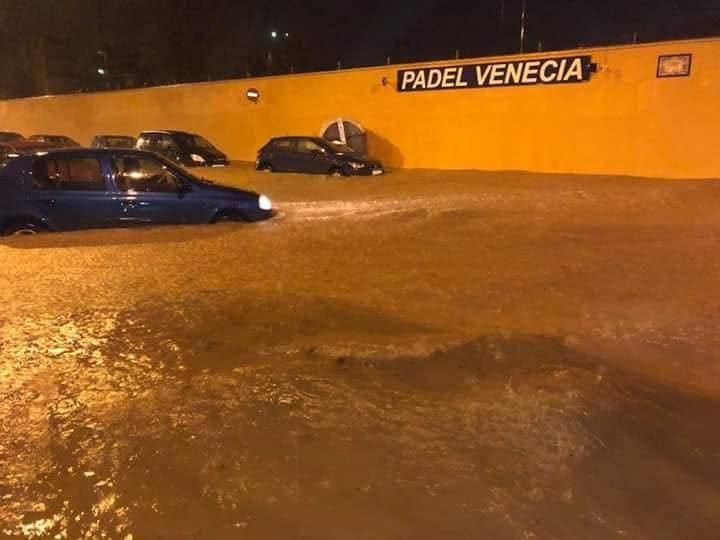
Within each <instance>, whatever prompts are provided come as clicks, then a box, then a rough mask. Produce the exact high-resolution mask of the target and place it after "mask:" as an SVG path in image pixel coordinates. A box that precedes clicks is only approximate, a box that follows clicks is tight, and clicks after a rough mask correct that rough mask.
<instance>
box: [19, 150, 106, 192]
mask: <svg viewBox="0 0 720 540" xmlns="http://www.w3.org/2000/svg"><path fill="white" fill-rule="evenodd" d="M32 178H33V181H32V186H33V188H34V189H59V190H70V191H104V190H105V178H104V177H103V174H102V168H101V166H100V162H99V161H98V160H97V159H95V158H80V157H79V158H65V159H39V160H37V161H35V163H34V164H33V172H32Z"/></svg>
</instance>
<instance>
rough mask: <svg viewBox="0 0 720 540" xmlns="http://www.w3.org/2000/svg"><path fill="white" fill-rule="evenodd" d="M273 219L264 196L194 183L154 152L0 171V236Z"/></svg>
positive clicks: (59, 154) (41, 159)
mask: <svg viewBox="0 0 720 540" xmlns="http://www.w3.org/2000/svg"><path fill="white" fill-rule="evenodd" d="M272 215H273V207H272V202H271V201H270V199H269V198H268V197H266V196H265V195H261V194H259V193H253V192H252V191H245V190H242V189H236V188H232V187H229V186H222V185H218V184H214V183H212V182H210V181H208V180H205V179H203V178H198V177H196V176H194V175H192V174H190V173H189V172H188V171H187V170H185V169H184V168H182V167H180V166H178V165H176V164H174V163H172V162H170V161H168V160H166V159H165V158H163V157H162V156H158V155H157V154H154V153H151V152H143V151H140V150H121V149H113V150H104V149H87V148H85V149H82V148H81V149H72V150H70V149H63V150H52V149H50V150H46V151H44V152H39V153H35V154H32V155H19V156H17V157H16V158H14V159H10V160H7V161H5V162H4V163H2V164H0V234H34V233H39V232H47V231H65V230H73V229H90V228H99V227H129V226H134V225H164V224H193V223H215V222H218V221H260V220H264V219H267V218H270V217H272Z"/></svg>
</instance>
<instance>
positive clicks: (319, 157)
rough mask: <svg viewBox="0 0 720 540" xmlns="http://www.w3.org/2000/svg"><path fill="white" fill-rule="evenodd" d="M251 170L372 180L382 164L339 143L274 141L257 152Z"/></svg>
mask: <svg viewBox="0 0 720 540" xmlns="http://www.w3.org/2000/svg"><path fill="white" fill-rule="evenodd" d="M255 166H256V168H257V169H258V170H261V171H270V172H272V171H282V172H304V173H318V174H329V175H332V176H355V175H358V176H371V175H372V176H376V175H380V174H383V173H384V172H385V170H384V169H383V166H382V163H380V162H379V161H377V160H374V159H371V158H369V157H367V156H364V155H362V154H359V153H357V152H356V151H355V150H353V149H352V148H350V147H349V146H347V145H345V144H343V143H341V142H330V141H326V140H325V139H323V138H321V137H276V138H274V139H270V141H269V142H268V143H267V144H266V145H265V146H263V147H262V148H261V149H260V151H259V152H258V156H257V161H256V162H255Z"/></svg>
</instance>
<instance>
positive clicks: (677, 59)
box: [657, 54, 692, 78]
mask: <svg viewBox="0 0 720 540" xmlns="http://www.w3.org/2000/svg"><path fill="white" fill-rule="evenodd" d="M691 68H692V54H668V55H664V56H660V57H658V68H657V76H658V77H659V78H664V77H689V76H690V69H691Z"/></svg>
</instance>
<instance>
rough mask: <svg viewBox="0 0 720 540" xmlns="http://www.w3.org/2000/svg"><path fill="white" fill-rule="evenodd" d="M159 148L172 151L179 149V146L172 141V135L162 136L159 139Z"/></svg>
mask: <svg viewBox="0 0 720 540" xmlns="http://www.w3.org/2000/svg"><path fill="white" fill-rule="evenodd" d="M158 148H160V149H162V150H172V149H175V148H177V144H175V141H173V140H172V137H170V135H160V136H159V137H158Z"/></svg>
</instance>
